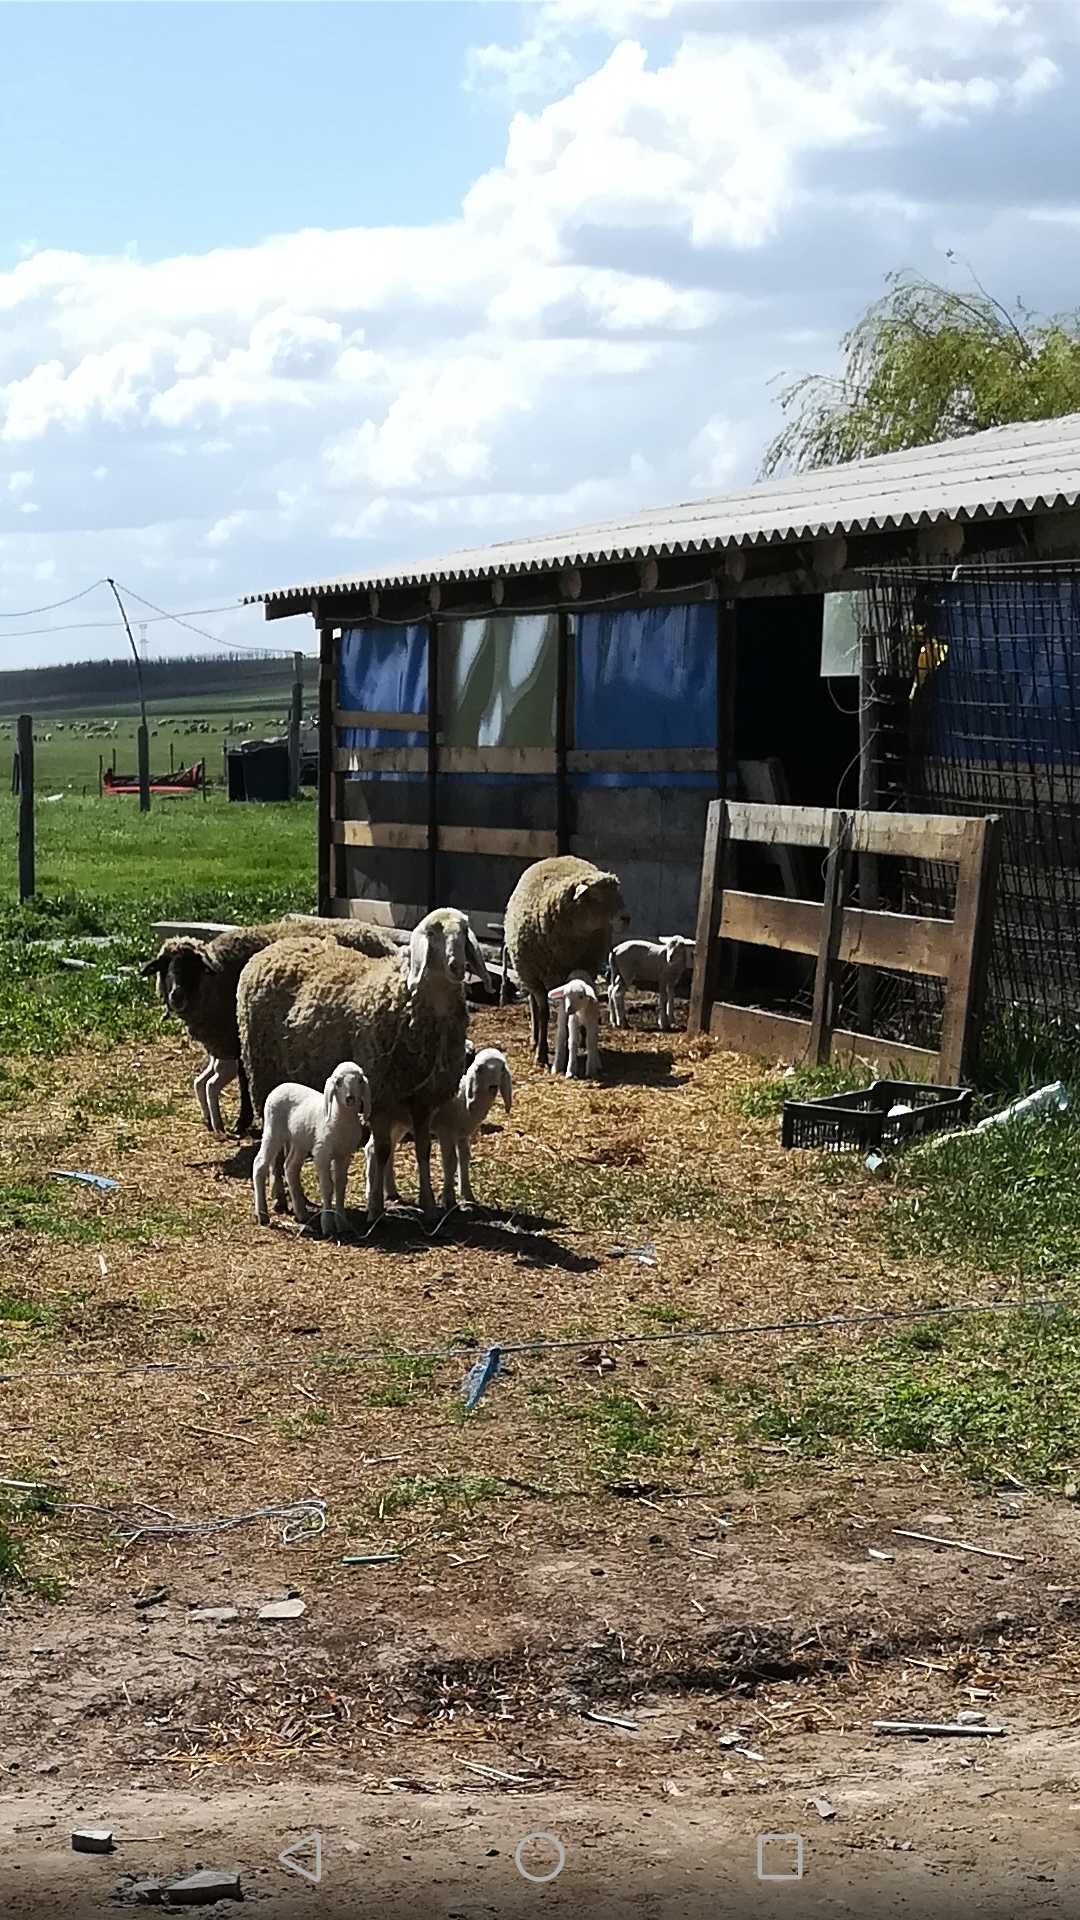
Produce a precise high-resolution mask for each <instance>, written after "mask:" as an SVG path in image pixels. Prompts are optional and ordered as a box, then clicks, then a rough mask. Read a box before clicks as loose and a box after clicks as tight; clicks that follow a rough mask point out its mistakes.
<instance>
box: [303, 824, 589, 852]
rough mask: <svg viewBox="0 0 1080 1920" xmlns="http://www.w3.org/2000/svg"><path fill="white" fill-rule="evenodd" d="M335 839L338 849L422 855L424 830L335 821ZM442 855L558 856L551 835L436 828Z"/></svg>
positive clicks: (512, 830)
mask: <svg viewBox="0 0 1080 1920" xmlns="http://www.w3.org/2000/svg"><path fill="white" fill-rule="evenodd" d="M334 838H335V840H336V841H337V843H338V845H339V846H345V847H375V848H381V849H385V850H388V851H395V852H401V853H404V852H423V851H425V850H426V848H427V844H428V830H427V827H426V826H417V825H408V824H406V823H404V822H399V821H388V820H338V821H337V822H336V823H335V827H334ZM439 847H440V850H441V851H442V852H443V853H487V854H495V855H500V856H503V857H505V858H506V859H510V860H543V859H546V858H547V857H548V856H549V855H551V854H554V853H557V852H558V847H557V845H556V841H555V835H554V834H553V833H547V832H539V831H525V830H522V831H520V832H519V831H518V830H517V829H515V828H513V827H447V826H442V825H440V827H439Z"/></svg>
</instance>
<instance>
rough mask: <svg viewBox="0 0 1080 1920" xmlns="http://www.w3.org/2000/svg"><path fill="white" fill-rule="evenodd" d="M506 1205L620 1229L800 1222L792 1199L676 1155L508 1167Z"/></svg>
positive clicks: (749, 1227)
mask: <svg viewBox="0 0 1080 1920" xmlns="http://www.w3.org/2000/svg"><path fill="white" fill-rule="evenodd" d="M499 1204H500V1206H501V1207H503V1208H504V1209H505V1210H506V1211H508V1212H513V1213H518V1214H523V1215H526V1216H529V1215H536V1216H540V1217H542V1218H546V1219H549V1220H561V1221H565V1222H566V1223H567V1224H568V1225H570V1226H573V1227H580V1228H583V1229H597V1228H599V1229H600V1230H602V1231H610V1232H617V1233H618V1235H619V1238H620V1240H623V1239H625V1237H626V1234H627V1232H628V1230H629V1228H630V1227H631V1226H633V1225H634V1224H635V1223H636V1224H637V1225H638V1226H645V1225H652V1224H658V1223H659V1222H660V1221H665V1220H669V1221H679V1220H686V1221H690V1222H692V1223H698V1222H700V1223H702V1224H704V1223H709V1224H711V1225H717V1226H724V1227H731V1228H734V1229H740V1230H745V1231H746V1232H751V1231H753V1230H754V1228H755V1226H756V1225H758V1224H759V1223H760V1222H761V1221H762V1220H763V1219H767V1220H768V1222H769V1223H770V1224H771V1225H773V1226H778V1227H779V1226H790V1225H794V1224H795V1223H796V1210H795V1209H794V1208H793V1207H792V1205H791V1203H790V1202H788V1201H786V1200H784V1199H782V1198H780V1197H778V1196H776V1195H775V1194H771V1195H769V1196H768V1198H767V1199H763V1198H762V1197H761V1196H758V1195H749V1196H748V1195H746V1194H745V1193H741V1192H740V1193H732V1191H731V1189H730V1188H725V1187H722V1186H719V1185H718V1184H717V1183H716V1182H715V1181H712V1180H709V1179H708V1178H706V1177H704V1176H703V1175H702V1174H699V1173H695V1172H694V1171H693V1170H692V1169H691V1168H689V1167H686V1166H681V1165H679V1164H678V1163H677V1162H672V1163H671V1164H670V1165H667V1166H663V1167H661V1166H655V1167H650V1168H649V1170H648V1172H647V1173H642V1172H639V1171H638V1170H637V1169H634V1168H624V1167H609V1166H603V1165H599V1164H597V1165H594V1164H592V1163H591V1162H590V1161H588V1160H576V1159H575V1160H574V1161H572V1162H571V1171H570V1173H569V1174H568V1173H567V1170H566V1168H562V1169H560V1168H559V1167H557V1166H555V1165H554V1164H548V1163H546V1162H545V1163H543V1164H540V1165H535V1166H532V1167H521V1166H504V1167H503V1169H502V1172H501V1175H500V1186H499Z"/></svg>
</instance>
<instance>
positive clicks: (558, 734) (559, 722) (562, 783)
mask: <svg viewBox="0 0 1080 1920" xmlns="http://www.w3.org/2000/svg"><path fill="white" fill-rule="evenodd" d="M572 620H573V616H572V615H571V614H569V613H567V612H566V610H565V608H564V609H562V610H561V611H560V613H559V615H558V631H557V634H556V640H555V645H556V649H557V651H556V655H555V844H556V846H557V848H558V850H559V852H560V853H569V851H570V786H569V782H568V780H567V777H566V770H567V766H568V764H569V758H570V756H569V753H568V747H569V743H570V658H571V649H572V647H573V645H574V637H573V633H572V631H571V627H572Z"/></svg>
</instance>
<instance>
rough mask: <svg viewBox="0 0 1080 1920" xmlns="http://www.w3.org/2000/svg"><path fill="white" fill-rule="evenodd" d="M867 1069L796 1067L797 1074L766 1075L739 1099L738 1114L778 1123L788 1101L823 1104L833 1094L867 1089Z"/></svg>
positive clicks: (737, 1099) (749, 1118) (746, 1117)
mask: <svg viewBox="0 0 1080 1920" xmlns="http://www.w3.org/2000/svg"><path fill="white" fill-rule="evenodd" d="M869 1077H870V1076H868V1074H867V1070H866V1068H865V1067H855V1068H851V1067H834V1066H828V1065H827V1066H823V1067H796V1069H795V1071H794V1073H791V1074H783V1073H771V1074H766V1075H765V1076H763V1078H762V1079H760V1080H755V1082H754V1084H753V1086H750V1087H745V1088H743V1089H742V1090H741V1091H740V1092H739V1093H738V1095H737V1096H736V1106H737V1109H738V1111H739V1112H740V1113H741V1114H742V1115H743V1116H744V1118H745V1119H747V1120H773V1119H776V1118H777V1117H778V1116H779V1114H780V1112H781V1110H782V1108H783V1105H784V1101H785V1100H822V1099H824V1098H825V1096H826V1095H827V1094H830V1093H848V1092H850V1090H851V1089H852V1088H853V1087H865V1086H866V1084H867V1081H868V1078H869Z"/></svg>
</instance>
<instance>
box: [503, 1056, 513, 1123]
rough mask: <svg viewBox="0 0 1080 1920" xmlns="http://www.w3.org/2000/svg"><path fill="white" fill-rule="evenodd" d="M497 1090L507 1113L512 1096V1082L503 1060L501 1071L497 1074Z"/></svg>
mask: <svg viewBox="0 0 1080 1920" xmlns="http://www.w3.org/2000/svg"><path fill="white" fill-rule="evenodd" d="M499 1091H500V1093H501V1094H502V1097H503V1106H504V1107H505V1108H506V1111H507V1113H509V1111H510V1102H511V1101H512V1099H513V1097H514V1083H513V1081H512V1079H511V1078H510V1069H509V1067H508V1066H507V1064H506V1061H505V1060H504V1061H503V1064H502V1072H501V1073H500V1075H499Z"/></svg>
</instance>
